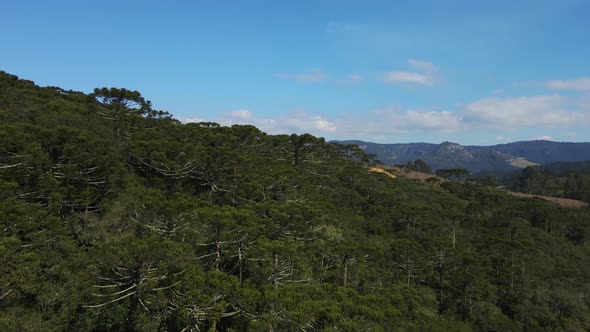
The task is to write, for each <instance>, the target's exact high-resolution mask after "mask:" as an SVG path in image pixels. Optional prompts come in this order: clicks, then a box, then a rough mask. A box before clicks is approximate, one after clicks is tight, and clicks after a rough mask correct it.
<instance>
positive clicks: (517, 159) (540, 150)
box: [337, 140, 590, 174]
mask: <svg viewBox="0 0 590 332" xmlns="http://www.w3.org/2000/svg"><path fill="white" fill-rule="evenodd" d="M337 142H338V143H341V144H354V145H358V146H360V147H361V148H362V149H363V150H365V151H366V152H367V153H371V154H375V155H376V156H377V159H379V160H380V161H381V162H383V163H384V164H386V165H399V164H405V163H406V162H407V161H408V160H410V161H414V160H416V159H422V160H424V161H426V162H427V163H428V164H429V165H430V166H431V167H432V168H433V170H437V169H442V168H466V169H468V170H470V171H471V172H472V173H473V174H489V173H500V172H510V171H517V170H518V169H520V168H524V167H526V166H534V165H545V164H549V163H555V162H577V161H584V160H590V143H571V142H551V141H521V142H514V143H508V144H498V145H492V146H469V145H466V146H463V145H460V144H457V143H452V142H443V143H441V144H431V143H407V144H380V143H372V142H364V141H358V140H350V141H337Z"/></svg>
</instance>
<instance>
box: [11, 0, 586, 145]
mask: <svg viewBox="0 0 590 332" xmlns="http://www.w3.org/2000/svg"><path fill="white" fill-rule="evenodd" d="M1 9H2V20H0V31H3V33H2V34H1V35H0V70H4V71H7V72H9V73H11V74H15V75H18V76H19V77H22V78H26V79H30V80H33V81H35V82H36V83H37V84H39V85H54V86H60V87H63V88H66V89H73V90H79V91H84V92H90V91H92V89H93V88H95V87H102V86H114V87H125V88H128V89H134V90H138V91H140V92H141V93H142V95H143V96H144V97H146V98H147V99H149V100H151V101H152V102H153V104H154V105H155V106H156V107H157V108H160V109H164V110H167V111H169V112H171V113H173V114H174V116H175V117H176V118H179V119H181V120H182V121H199V120H207V121H216V122H219V123H221V124H225V125H229V124H232V123H249V124H254V125H256V126H258V127H260V128H261V129H263V130H265V131H267V132H270V133H287V132H299V133H301V132H310V133H313V134H316V135H319V136H324V137H326V138H328V139H364V140H372V141H378V142H385V143H388V142H391V143H394V142H412V141H426V142H435V143H437V142H441V141H445V140H450V141H455V142H459V143H463V144H496V143H503V142H506V141H515V140H528V139H535V138H548V139H551V140H555V141H590V130H588V129H589V128H590V36H589V35H588V32H589V31H590V19H588V18H589V17H590V2H589V1H572V0H561V1H542V0H535V1H514V0H513V1H485V4H484V1H342V0H340V1H320V0H316V1H304V0H298V1H278V0H275V1H213V0H211V1H124V0H120V1H108V0H105V1H98V2H97V1H80V0H78V1H59V0H55V1H26V0H21V1H11V2H8V1H7V2H4V3H3V4H2V5H1Z"/></svg>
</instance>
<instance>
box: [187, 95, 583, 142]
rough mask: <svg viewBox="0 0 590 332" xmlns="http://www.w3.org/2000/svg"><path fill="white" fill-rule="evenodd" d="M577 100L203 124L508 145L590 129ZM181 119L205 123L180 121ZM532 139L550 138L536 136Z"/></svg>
mask: <svg viewBox="0 0 590 332" xmlns="http://www.w3.org/2000/svg"><path fill="white" fill-rule="evenodd" d="M582 99H583V98H578V97H575V98H574V97H566V96H560V95H536V96H521V97H507V96H494V97H487V98H482V99H479V100H475V101H473V102H472V103H469V104H467V105H466V106H461V107H459V108H457V109H455V110H445V109H437V108H427V109H408V108H404V107H401V106H397V105H392V106H387V107H383V108H379V109H374V110H369V111H365V112H364V113H355V114H350V113H340V114H335V115H331V116H325V115H320V114H317V113H310V112H308V111H305V110H301V109H292V110H290V111H288V112H284V113H282V114H276V115H275V114H273V115H270V116H259V115H256V114H255V112H251V111H250V110H248V109H236V110H231V111H228V112H225V113H224V114H222V115H221V116H219V117H217V119H210V120H207V121H214V122H218V123H220V124H222V125H226V126H229V125H232V124H251V125H254V126H256V127H258V128H260V129H261V130H262V131H265V132H267V133H269V134H289V133H305V132H308V133H311V134H314V135H318V136H328V137H329V138H339V139H347V138H349V139H352V138H358V139H368V140H378V141H396V140H399V138H397V139H396V136H399V135H405V134H408V133H423V134H424V135H429V137H433V136H432V135H435V134H436V133H439V134H441V135H443V136H444V135H446V136H448V135H447V134H448V133H458V132H463V133H469V132H473V133H475V132H476V131H482V130H490V131H492V132H493V133H494V134H493V135H494V136H495V139H496V141H497V142H508V141H512V139H511V138H509V137H507V136H508V135H510V136H511V137H512V138H522V136H520V137H514V136H512V135H515V133H520V134H521V135H522V133H524V132H527V133H530V132H531V130H532V129H534V128H560V129H561V130H563V132H567V131H568V130H571V131H574V130H582V129H581V128H588V127H590V114H589V113H588V112H590V105H588V104H586V103H585V102H582V101H583V100H582ZM181 121H183V122H189V121H205V120H203V119H200V118H181ZM525 129H526V131H525ZM542 130H543V132H541V133H538V134H539V135H540V134H547V133H551V134H552V135H556V134H555V133H554V131H548V130H546V129H542ZM516 135H518V134H516ZM530 135H532V134H530ZM443 136H441V137H443ZM494 136H492V137H494ZM565 136H566V137H569V138H574V137H576V133H575V132H568V133H567V134H565ZM553 137H555V136H553ZM535 139H546V140H551V139H553V138H552V137H549V136H540V137H536V138H535Z"/></svg>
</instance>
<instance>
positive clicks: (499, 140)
mask: <svg viewBox="0 0 590 332" xmlns="http://www.w3.org/2000/svg"><path fill="white" fill-rule="evenodd" d="M496 141H498V142H512V139H511V138H508V137H504V136H496Z"/></svg>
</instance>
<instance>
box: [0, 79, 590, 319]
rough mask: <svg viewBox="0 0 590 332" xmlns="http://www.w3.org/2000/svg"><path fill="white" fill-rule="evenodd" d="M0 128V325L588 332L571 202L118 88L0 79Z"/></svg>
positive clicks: (584, 267)
mask: <svg viewBox="0 0 590 332" xmlns="http://www.w3.org/2000/svg"><path fill="white" fill-rule="evenodd" d="M0 119H1V120H0V330H2V331H215V330H221V331H441V330H448V331H520V330H526V331H587V330H590V264H588V263H589V262H590V245H589V242H588V234H590V212H589V211H588V209H587V208H586V209H565V208H560V207H558V206H556V205H552V204H551V203H549V202H545V201H541V200H534V199H528V200H524V199H516V198H514V197H511V196H508V195H507V194H506V193H504V192H501V191H498V190H496V189H494V188H491V187H486V186H483V185H478V184H475V183H470V182H465V183H464V182H459V181H447V182H445V183H444V184H442V187H439V186H435V185H430V184H422V183H415V182H413V181H411V180H409V179H405V178H403V177H398V178H390V177H388V176H387V175H386V174H379V173H372V172H369V171H368V168H369V167H370V166H372V165H374V164H375V163H376V162H377V161H375V160H374V158H372V156H370V155H366V154H364V153H363V152H362V150H360V149H359V148H358V147H356V146H344V145H337V144H330V143H327V142H326V141H325V140H324V139H322V138H318V137H314V136H312V135H309V134H304V135H296V134H293V135H267V134H265V133H264V132H261V131H260V130H258V129H257V128H255V127H252V126H231V127H224V126H220V125H218V124H215V123H188V124H182V123H180V122H179V121H177V120H175V119H174V118H172V117H171V115H170V114H168V113H166V112H163V111H159V110H155V109H153V107H152V105H151V103H150V102H149V101H147V100H146V99H145V98H144V97H143V96H141V94H140V93H139V92H137V91H131V90H126V89H115V88H101V89H96V90H95V91H94V93H92V94H88V95H87V94H83V93H80V92H76V91H68V90H64V89H61V88H55V87H38V86H36V85H35V84H34V83H33V82H30V81H26V80H21V79H18V78H17V77H15V76H12V75H9V74H7V73H3V72H2V73H0ZM414 166H415V167H416V168H418V169H420V170H421V171H428V169H429V167H428V165H426V164H424V163H420V162H418V161H416V164H415V165H414ZM465 172H467V171H466V170H447V173H445V174H442V175H444V176H445V177H448V178H450V179H457V180H462V179H463V178H464V177H465V175H466V173H465ZM566 182H567V185H566V186H565V187H566V191H567V192H568V193H570V194H571V195H573V193H576V192H580V190H581V189H580V183H582V182H579V181H578V180H577V178H576V177H575V176H573V177H568V178H566ZM521 185H522V186H523V187H522V188H523V190H537V186H538V185H539V182H538V181H537V175H535V174H532V175H531V174H528V173H527V174H523V177H522V183H521Z"/></svg>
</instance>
